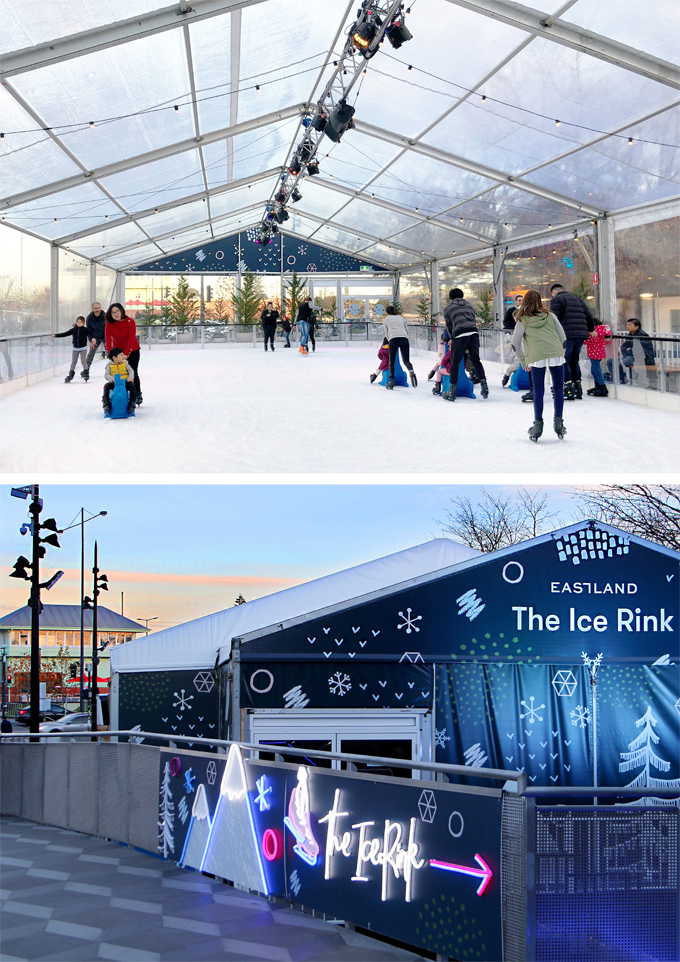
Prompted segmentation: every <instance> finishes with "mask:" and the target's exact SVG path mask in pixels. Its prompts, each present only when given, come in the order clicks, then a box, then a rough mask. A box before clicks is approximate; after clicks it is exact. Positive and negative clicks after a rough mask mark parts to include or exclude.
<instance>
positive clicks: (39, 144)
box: [0, 86, 81, 197]
mask: <svg viewBox="0 0 680 962" xmlns="http://www.w3.org/2000/svg"><path fill="white" fill-rule="evenodd" d="M0 117H2V128H3V130H4V131H7V132H8V133H7V137H6V139H5V140H2V141H0V165H1V167H0V170H1V171H2V186H1V187H0V191H1V192H2V195H3V196H5V197H9V196H11V195H12V194H20V193H22V192H23V191H25V190H29V189H31V188H33V187H41V186H42V185H43V184H51V183H53V182H54V181H55V180H61V179H62V178H64V177H71V176H73V174H79V173H80V172H81V171H80V168H79V167H78V165H77V164H74V163H73V161H72V160H70V159H69V158H68V157H67V156H66V154H65V153H64V151H63V150H61V148H60V147H59V146H58V145H57V144H55V143H54V141H53V140H52V139H51V138H50V137H48V136H47V134H45V133H43V132H42V131H36V129H35V128H36V124H35V121H34V120H33V118H32V117H30V116H29V115H28V114H27V113H26V111H25V110H23V108H22V107H20V106H19V104H18V103H17V102H16V100H15V99H14V98H13V97H12V96H11V94H9V93H8V92H7V91H6V90H4V89H3V88H2V87H1V86H0ZM22 130H25V131H27V133H12V134H11V135H10V134H9V131H22Z"/></svg>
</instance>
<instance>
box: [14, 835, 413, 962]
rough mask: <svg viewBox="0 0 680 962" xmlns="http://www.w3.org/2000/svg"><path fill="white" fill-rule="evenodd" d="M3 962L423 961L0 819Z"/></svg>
mask: <svg viewBox="0 0 680 962" xmlns="http://www.w3.org/2000/svg"><path fill="white" fill-rule="evenodd" d="M0 843H1V845H0V852H1V855H0V868H1V870H2V876H1V885H2V888H1V889H0V904H1V914H0V923H1V924H0V940H1V941H0V958H2V960H3V962H18V960H23V959H30V960H37V959H44V960H47V959H55V960H56V959H62V960H65V962H79V960H81V959H113V960H118V962H147V960H149V962H151V960H165V959H168V960H170V959H175V960H187V962H189V960H191V962H193V960H204V962H222V960H224V962H227V960H248V962H252V960H259V959H273V960H281V962H288V960H301V962H302V960H309V962H313V960H317V962H336V960H337V962H381V960H390V962H391V960H395V962H397V960H402V962H407V960H417V959H419V958H420V956H418V955H415V954H413V953H410V952H404V951H402V950H400V949H397V948H393V947H392V946H390V945H385V944H384V943H382V942H378V941H376V940H374V939H371V938H368V937H366V936H363V935H360V934H358V933H356V932H353V931H351V930H349V929H346V928H345V927H344V926H342V925H336V924H332V923H328V922H323V921H322V920H320V919H312V918H310V917H309V916H306V915H302V914H301V913H300V912H298V911H294V910H291V909H290V907H288V906H285V905H282V904H280V903H275V902H269V901H267V900H266V899H261V898H257V897H255V896H252V895H246V894H245V893H243V892H239V891H237V890H235V889H234V888H232V887H231V886H228V885H225V884H224V883H221V882H216V881H214V880H213V879H210V878H206V877H205V876H203V875H198V874H197V873H194V872H188V871H185V870H184V869H180V868H177V866H176V865H175V864H174V863H173V862H164V861H162V860H160V859H157V858H154V857H153V856H151V855H145V854H144V853H142V852H138V851H135V849H133V848H128V847H127V846H122V845H118V844H116V843H115V842H107V841H105V840H103V839H98V838H91V837H89V836H87V835H79V834H77V833H75V832H66V831H62V830H61V829H58V828H49V827H47V826H44V825H36V824H34V823H32V822H24V821H22V820H21V819H12V818H2V819H0Z"/></svg>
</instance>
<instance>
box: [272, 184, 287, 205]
mask: <svg viewBox="0 0 680 962" xmlns="http://www.w3.org/2000/svg"><path fill="white" fill-rule="evenodd" d="M285 199H286V193H285V191H284V189H283V187H282V188H281V190H279V191H278V192H277V193H276V194H274V200H276V201H278V202H279V204H282V203H283V202H284V200H285Z"/></svg>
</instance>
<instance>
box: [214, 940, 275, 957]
mask: <svg viewBox="0 0 680 962" xmlns="http://www.w3.org/2000/svg"><path fill="white" fill-rule="evenodd" d="M222 946H223V948H224V951H225V952H231V953H233V954H234V955H236V956H240V957H241V958H244V959H268V960H272V962H290V954H289V952H288V949H284V948H279V947H277V946H272V945H260V944H258V943H256V942H243V941H241V940H239V939H222Z"/></svg>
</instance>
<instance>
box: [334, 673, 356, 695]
mask: <svg viewBox="0 0 680 962" xmlns="http://www.w3.org/2000/svg"><path fill="white" fill-rule="evenodd" d="M328 687H329V689H330V692H331V695H340V697H341V698H342V697H343V696H344V695H345V694H346V693H347V692H348V691H349V690H350V688H351V687H352V682H351V681H350V677H349V675H347V674H341V673H340V672H339V671H336V672H335V674H334V675H331V677H330V678H329V679H328Z"/></svg>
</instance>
